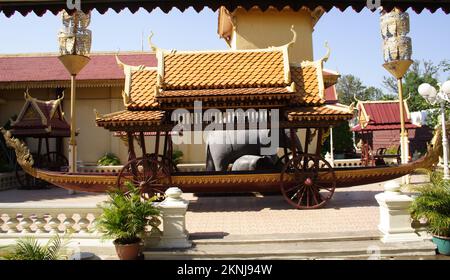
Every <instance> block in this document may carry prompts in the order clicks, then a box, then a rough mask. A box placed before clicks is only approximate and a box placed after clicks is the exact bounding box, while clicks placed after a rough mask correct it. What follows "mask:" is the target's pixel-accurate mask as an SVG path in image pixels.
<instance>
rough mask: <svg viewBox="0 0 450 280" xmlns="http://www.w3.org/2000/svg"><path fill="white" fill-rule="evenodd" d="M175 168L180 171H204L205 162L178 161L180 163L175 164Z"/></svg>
mask: <svg viewBox="0 0 450 280" xmlns="http://www.w3.org/2000/svg"><path fill="white" fill-rule="evenodd" d="M177 168H178V170H179V171H181V172H197V171H205V170H206V164H205V163H180V164H177Z"/></svg>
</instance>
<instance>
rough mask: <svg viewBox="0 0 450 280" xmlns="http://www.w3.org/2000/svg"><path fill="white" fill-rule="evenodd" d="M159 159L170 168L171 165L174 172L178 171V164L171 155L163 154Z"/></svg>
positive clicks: (150, 155) (153, 155) (149, 155)
mask: <svg viewBox="0 0 450 280" xmlns="http://www.w3.org/2000/svg"><path fill="white" fill-rule="evenodd" d="M146 157H155V154H146ZM158 160H159V161H161V162H163V163H164V165H166V166H167V167H168V168H169V166H170V167H171V169H172V170H171V171H172V172H178V168H177V165H176V164H175V163H174V162H173V160H172V159H170V158H169V157H167V156H163V155H158Z"/></svg>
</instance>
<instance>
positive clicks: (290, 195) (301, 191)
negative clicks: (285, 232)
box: [280, 154, 336, 209]
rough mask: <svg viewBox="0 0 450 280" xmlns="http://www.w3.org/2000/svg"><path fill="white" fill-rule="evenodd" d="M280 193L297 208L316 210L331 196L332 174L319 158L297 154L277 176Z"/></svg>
mask: <svg viewBox="0 0 450 280" xmlns="http://www.w3.org/2000/svg"><path fill="white" fill-rule="evenodd" d="M280 187H281V193H282V194H283V196H284V198H285V199H286V201H287V202H288V203H289V204H290V205H292V206H294V207H295V208H297V209H316V208H320V207H322V206H324V205H325V204H326V203H327V202H328V201H329V200H330V199H331V197H332V196H333V194H334V190H335V188H336V175H335V173H334V170H333V167H332V166H331V165H330V163H329V162H327V161H326V160H325V159H324V158H323V157H321V156H320V155H314V154H297V155H296V156H295V157H293V158H292V159H290V160H289V161H288V162H287V163H286V164H285V166H284V168H283V170H282V172H281V177H280Z"/></svg>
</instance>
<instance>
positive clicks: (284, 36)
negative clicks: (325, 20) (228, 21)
mask: <svg viewBox="0 0 450 280" xmlns="http://www.w3.org/2000/svg"><path fill="white" fill-rule="evenodd" d="M233 16H234V24H235V26H236V28H235V31H234V32H233V36H232V39H231V46H232V48H233V49H256V48H267V47H271V46H281V45H284V44H286V43H288V42H290V41H291V40H292V33H291V31H290V29H291V26H292V25H294V29H295V31H296V32H297V41H296V43H295V44H294V45H293V46H292V47H291V48H290V50H289V59H290V62H296V63H300V62H302V61H303V60H313V42H312V32H313V30H314V20H313V17H312V16H311V13H310V12H308V11H306V10H300V11H298V12H294V11H292V10H283V11H276V10H268V11H266V12H262V11H260V10H256V9H253V10H251V11H245V10H244V9H237V10H236V11H235V12H234V13H233Z"/></svg>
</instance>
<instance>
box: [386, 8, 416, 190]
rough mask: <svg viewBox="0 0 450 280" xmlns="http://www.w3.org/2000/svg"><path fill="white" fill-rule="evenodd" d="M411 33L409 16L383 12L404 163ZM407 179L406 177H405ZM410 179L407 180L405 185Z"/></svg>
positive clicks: (388, 68)
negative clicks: (405, 81)
mask: <svg viewBox="0 0 450 280" xmlns="http://www.w3.org/2000/svg"><path fill="white" fill-rule="evenodd" d="M408 33H409V15H408V13H406V12H401V11H400V10H398V9H394V10H392V12H389V13H386V12H382V15H381V35H382V37H383V53H384V61H385V63H384V64H383V67H384V68H385V69H386V70H387V71H389V73H391V75H393V76H394V77H395V78H396V79H397V85H398V97H399V106H400V149H401V161H402V163H408V161H409V146H408V142H409V141H408V133H407V131H406V130H405V106H404V102H403V83H402V78H403V76H404V75H405V73H406V71H408V69H409V67H410V66H411V64H412V63H413V61H412V60H411V55H412V46H411V38H410V37H408V36H407V34H408ZM404 178H405V177H404ZM408 180H409V179H408V178H406V180H404V183H407V181H408Z"/></svg>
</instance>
